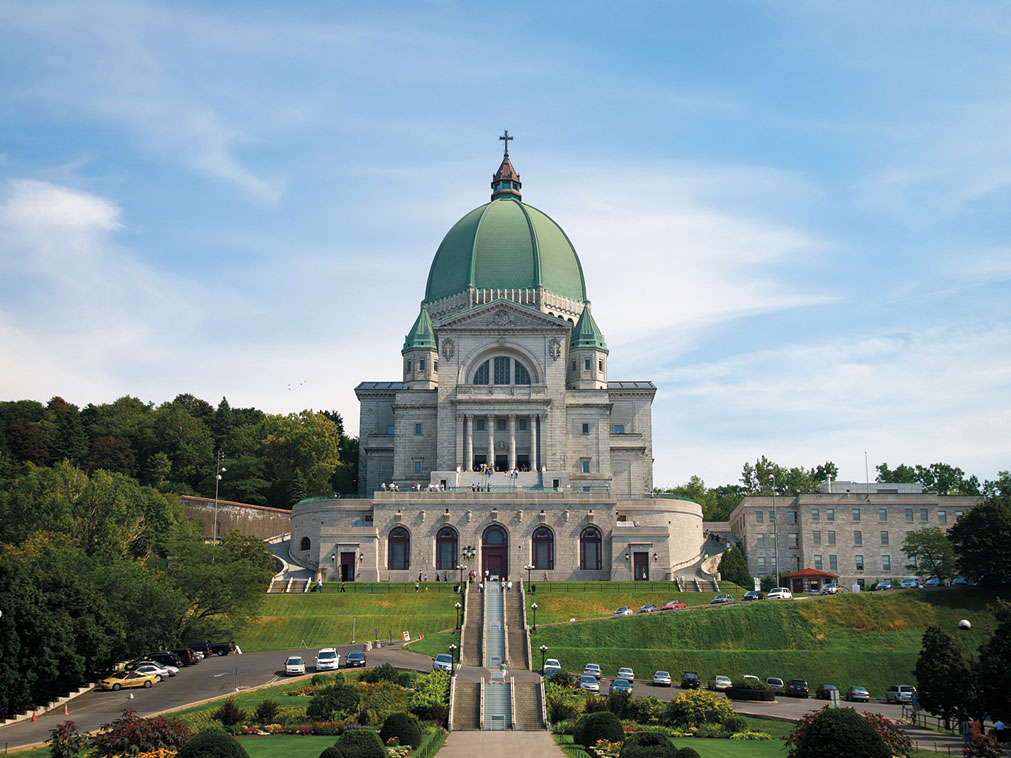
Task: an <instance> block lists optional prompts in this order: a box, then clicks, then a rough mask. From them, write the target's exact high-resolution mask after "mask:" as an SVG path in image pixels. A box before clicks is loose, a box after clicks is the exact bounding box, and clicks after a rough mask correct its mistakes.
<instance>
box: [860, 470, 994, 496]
mask: <svg viewBox="0 0 1011 758" xmlns="http://www.w3.org/2000/svg"><path fill="white" fill-rule="evenodd" d="M875 469H876V470H877V472H878V477H877V480H878V481H879V482H896V483H903V482H904V483H909V484H912V483H917V484H921V485H923V488H924V489H925V490H927V491H929V492H936V493H937V494H938V495H978V494H979V492H980V489H979V479H977V478H976V477H975V476H970V477H966V475H965V472H964V471H962V469H960V468H958V467H956V466H951V465H949V464H947V463H932V464H930V465H929V466H921V465H919V464H917V465H915V466H907V465H906V464H904V463H902V464H899V465H898V466H896V467H895V468H894V469H890V468H889V467H888V464H887V463H882V464H880V465H878V466H876V467H875Z"/></svg>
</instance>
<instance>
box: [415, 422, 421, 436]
mask: <svg viewBox="0 0 1011 758" xmlns="http://www.w3.org/2000/svg"><path fill="white" fill-rule="evenodd" d="M414 433H415V434H421V424H415V425H414Z"/></svg>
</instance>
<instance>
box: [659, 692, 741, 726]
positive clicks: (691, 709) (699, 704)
mask: <svg viewBox="0 0 1011 758" xmlns="http://www.w3.org/2000/svg"><path fill="white" fill-rule="evenodd" d="M733 715H734V709H733V708H732V707H731V705H730V702H729V701H728V700H727V699H726V698H722V697H719V696H718V695H717V694H716V693H715V692H707V691H706V690H690V691H689V692H682V693H680V694H679V695H677V697H675V698H674V699H673V700H671V701H670V702H669V703H667V706H666V707H665V708H664V711H663V722H664V723H665V724H667V725H669V726H679V727H693V726H694V727H699V726H702V725H703V724H720V723H723V720H724V719H725V718H727V717H728V716H733Z"/></svg>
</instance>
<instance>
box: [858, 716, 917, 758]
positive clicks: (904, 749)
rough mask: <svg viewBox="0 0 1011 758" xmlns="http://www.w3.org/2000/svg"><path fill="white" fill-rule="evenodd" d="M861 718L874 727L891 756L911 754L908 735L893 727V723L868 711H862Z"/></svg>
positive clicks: (911, 747)
mask: <svg viewBox="0 0 1011 758" xmlns="http://www.w3.org/2000/svg"><path fill="white" fill-rule="evenodd" d="M863 716H864V718H865V719H867V723H869V724H870V725H871V726H872V727H874V731H875V732H877V733H878V736H879V737H880V738H881V739H883V740H884V741H885V745H887V746H888V749H889V750H890V751H891V753H892V755H909V754H910V753H911V752H912V750H913V742H912V740H910V739H909V735H908V734H906V733H905V732H904V731H902V730H901V729H899V727H897V726H896V725H895V722H894V721H890V720H888V719H886V718H885V717H884V716H879V715H878V714H876V713H870V712H869V711H864V713H863Z"/></svg>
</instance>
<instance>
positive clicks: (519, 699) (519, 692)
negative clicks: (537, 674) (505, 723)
mask: <svg viewBox="0 0 1011 758" xmlns="http://www.w3.org/2000/svg"><path fill="white" fill-rule="evenodd" d="M514 686H515V687H516V729H517V730H519V731H524V732H540V731H544V722H543V721H542V720H541V683H540V682H515V683H514Z"/></svg>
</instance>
